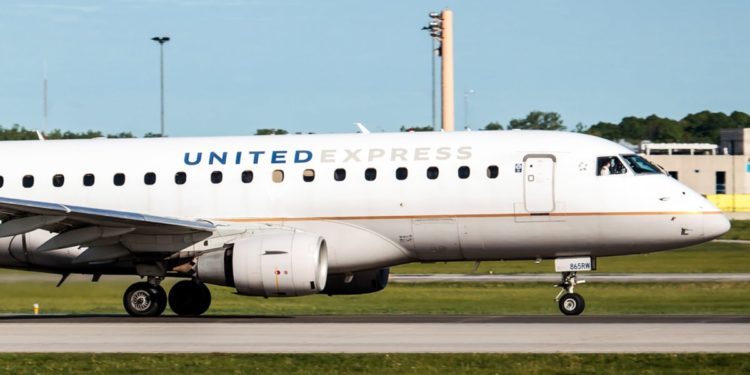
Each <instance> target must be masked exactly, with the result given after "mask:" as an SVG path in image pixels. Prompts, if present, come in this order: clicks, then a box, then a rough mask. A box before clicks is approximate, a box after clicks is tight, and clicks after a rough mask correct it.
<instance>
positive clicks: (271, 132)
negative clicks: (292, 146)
mask: <svg viewBox="0 0 750 375" xmlns="http://www.w3.org/2000/svg"><path fill="white" fill-rule="evenodd" d="M284 134H289V132H288V131H286V130H284V129H274V128H267V129H258V130H256V131H255V135H284Z"/></svg>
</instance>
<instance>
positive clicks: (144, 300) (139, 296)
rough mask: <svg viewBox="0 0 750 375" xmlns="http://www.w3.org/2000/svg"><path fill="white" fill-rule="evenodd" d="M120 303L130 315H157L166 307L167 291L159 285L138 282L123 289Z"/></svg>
mask: <svg viewBox="0 0 750 375" xmlns="http://www.w3.org/2000/svg"><path fill="white" fill-rule="evenodd" d="M122 303H123V305H124V306H125V311H127V312H128V314H130V316H135V317H148V316H159V315H161V313H163V312H164V309H165V308H166V307H167V293H166V292H165V291H164V288H162V287H161V286H159V285H152V284H150V283H147V282H139V283H135V284H133V285H131V286H130V287H128V289H127V290H125V294H124V295H123V297H122Z"/></svg>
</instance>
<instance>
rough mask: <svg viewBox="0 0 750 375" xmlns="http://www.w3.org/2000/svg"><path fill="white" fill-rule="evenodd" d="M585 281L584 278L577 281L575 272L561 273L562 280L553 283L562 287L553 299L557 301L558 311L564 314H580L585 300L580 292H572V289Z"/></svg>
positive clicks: (584, 305)
mask: <svg viewBox="0 0 750 375" xmlns="http://www.w3.org/2000/svg"><path fill="white" fill-rule="evenodd" d="M585 282H586V280H580V281H579V280H578V279H577V277H576V273H575V272H563V273H562V282H561V283H560V284H558V285H555V286H556V287H559V288H562V290H561V291H560V293H558V294H557V297H555V301H557V304H558V306H559V307H560V312H562V313H563V314H565V315H580V314H581V313H582V312H583V309H584V308H586V301H585V300H584V299H583V297H582V296H581V295H580V294H578V293H575V292H573V289H574V288H575V286H576V285H578V284H583V283H585Z"/></svg>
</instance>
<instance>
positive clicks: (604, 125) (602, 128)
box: [586, 122, 622, 141]
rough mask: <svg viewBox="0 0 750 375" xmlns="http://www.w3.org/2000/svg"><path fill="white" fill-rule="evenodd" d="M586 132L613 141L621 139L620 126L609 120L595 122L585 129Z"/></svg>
mask: <svg viewBox="0 0 750 375" xmlns="http://www.w3.org/2000/svg"><path fill="white" fill-rule="evenodd" d="M586 134H591V135H595V136H597V137H602V138H606V139H609V140H613V141H616V140H618V139H622V131H621V129H620V126H619V125H618V124H613V123H611V122H597V123H596V124H594V125H591V126H590V127H589V128H588V129H587V130H586Z"/></svg>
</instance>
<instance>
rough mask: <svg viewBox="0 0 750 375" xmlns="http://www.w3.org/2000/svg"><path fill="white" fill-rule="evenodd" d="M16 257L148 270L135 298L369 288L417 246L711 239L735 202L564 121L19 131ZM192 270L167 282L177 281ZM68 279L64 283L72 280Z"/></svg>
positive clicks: (541, 252)
mask: <svg viewBox="0 0 750 375" xmlns="http://www.w3.org/2000/svg"><path fill="white" fill-rule="evenodd" d="M0 160H2V167H1V168H0V220H1V221H2V223H0V267H4V268H12V269H18V270H29V271H41V272H48V273H56V274H60V275H61V280H60V284H61V283H62V282H63V281H65V278H66V277H67V276H68V275H70V274H73V273H75V274H87V275H92V280H94V281H96V280H98V279H99V277H101V275H138V276H140V277H141V278H142V279H145V281H141V282H137V283H134V284H133V285H131V286H130V287H129V288H127V290H126V291H125V293H124V295H123V306H124V308H125V310H126V311H127V313H128V314H130V315H132V316H159V315H161V314H162V313H163V312H164V311H165V308H166V307H167V305H168V306H169V307H170V308H171V310H172V311H173V312H174V313H175V314H177V315H200V314H203V313H204V312H206V311H207V310H208V308H209V307H210V304H211V294H210V291H209V289H208V288H207V286H206V284H211V285H221V286H227V287H232V288H234V289H236V292H237V294H239V295H244V296H259V297H266V298H268V297H292V296H305V295H312V294H320V293H322V294H328V295H345V294H364V293H372V292H377V291H380V290H382V289H383V288H385V287H386V285H387V282H388V277H389V269H390V267H393V266H396V265H400V264H405V263H410V262H451V261H475V262H476V261H486V260H487V261H488V260H507V261H510V260H534V261H541V260H544V259H550V260H554V264H555V272H558V273H560V274H561V282H560V284H559V285H557V286H558V287H559V288H560V292H559V294H558V295H557V297H556V298H555V299H556V301H557V304H558V308H559V309H560V311H561V312H562V313H563V314H565V315H578V314H581V313H582V312H583V310H584V308H585V300H584V299H583V297H582V296H581V295H580V294H579V293H576V292H575V290H574V288H575V287H576V286H577V285H578V284H581V283H582V282H583V280H579V279H578V272H583V271H593V270H595V269H596V259H597V258H601V257H607V256H618V255H626V254H639V253H649V252H654V251H662V250H668V249H675V248H681V247H685V246H689V245H694V244H699V243H703V242H706V241H710V240H712V239H714V238H716V237H719V236H721V235H722V234H724V233H726V232H727V231H728V230H729V227H730V224H729V221H728V220H727V218H726V217H725V216H724V215H723V214H722V213H721V211H720V210H719V209H718V208H716V207H715V206H714V205H712V204H711V203H710V202H709V201H707V200H706V199H705V198H704V197H702V196H701V195H700V194H698V193H696V192H694V191H693V190H691V189H690V188H688V187H686V186H685V185H683V184H681V183H680V182H679V181H677V180H675V179H673V178H671V177H670V176H668V175H666V174H665V173H663V171H662V170H660V169H659V168H658V167H656V166H655V165H653V164H651V163H650V162H648V161H647V160H646V159H644V158H643V157H641V156H639V155H637V154H635V153H633V152H632V151H631V150H630V149H627V148H625V147H622V146H620V145H618V144H616V143H613V142H610V141H607V140H604V139H601V138H597V137H594V136H590V135H585V134H577V133H572V132H559V131H531V130H529V131H526V130H512V131H480V132H415V133H395V134H394V133H370V134H366V133H363V134H313V135H284V136H243V137H207V138H206V137H203V138H197V137H196V138H152V139H91V140H46V141H43V142H42V141H8V142H3V143H2V147H0ZM167 277H174V278H181V279H183V280H181V281H179V282H177V283H175V284H174V285H173V286H172V288H171V289H170V291H169V293H167V292H166V291H165V290H164V288H163V287H162V286H161V282H162V281H163V280H164V279H165V278H167ZM60 284H58V286H59V285H60Z"/></svg>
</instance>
